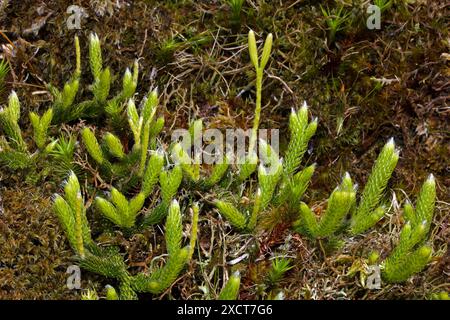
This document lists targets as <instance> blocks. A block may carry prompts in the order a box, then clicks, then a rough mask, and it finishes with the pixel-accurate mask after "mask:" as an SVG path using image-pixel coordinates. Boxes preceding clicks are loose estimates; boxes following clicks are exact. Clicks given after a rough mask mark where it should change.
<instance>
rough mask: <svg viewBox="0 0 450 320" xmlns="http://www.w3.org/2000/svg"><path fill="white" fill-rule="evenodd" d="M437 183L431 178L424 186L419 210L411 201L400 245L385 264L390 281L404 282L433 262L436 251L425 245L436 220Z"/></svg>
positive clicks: (386, 275) (405, 207)
mask: <svg viewBox="0 0 450 320" xmlns="http://www.w3.org/2000/svg"><path fill="white" fill-rule="evenodd" d="M435 198H436V182H435V179H434V177H433V175H430V176H429V177H428V179H427V180H426V181H425V183H424V184H423V186H422V188H421V190H420V193H419V197H418V199H417V203H416V208H415V209H414V208H413V206H412V205H411V204H410V203H409V202H408V203H406V204H405V206H404V209H403V213H404V216H405V219H406V221H407V222H406V224H405V225H404V227H403V229H402V231H401V233H400V238H399V240H398V244H397V246H396V247H395V248H394V250H393V251H392V252H391V254H390V255H389V256H388V257H387V258H386V260H385V261H384V262H383V263H382V276H383V278H384V279H385V280H386V281H387V282H404V281H406V280H407V279H409V277H411V276H412V275H413V274H415V273H417V272H420V271H422V270H423V269H424V268H425V266H426V265H427V263H428V262H429V261H430V258H431V254H432V248H431V246H430V245H428V244H426V243H424V240H425V238H426V237H427V235H428V233H429V230H430V226H431V222H432V219H433V212H434V204H435Z"/></svg>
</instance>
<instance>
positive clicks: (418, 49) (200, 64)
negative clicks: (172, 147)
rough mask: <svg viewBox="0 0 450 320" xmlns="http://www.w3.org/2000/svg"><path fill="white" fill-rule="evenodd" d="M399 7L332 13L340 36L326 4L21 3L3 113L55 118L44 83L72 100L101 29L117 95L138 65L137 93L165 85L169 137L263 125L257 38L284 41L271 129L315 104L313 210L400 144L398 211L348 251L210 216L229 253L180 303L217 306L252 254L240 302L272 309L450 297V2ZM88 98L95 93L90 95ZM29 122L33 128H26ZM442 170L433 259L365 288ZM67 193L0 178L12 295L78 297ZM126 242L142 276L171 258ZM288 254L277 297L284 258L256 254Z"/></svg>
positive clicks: (208, 223)
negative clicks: (290, 303)
mask: <svg viewBox="0 0 450 320" xmlns="http://www.w3.org/2000/svg"><path fill="white" fill-rule="evenodd" d="M7 2H8V1H0V4H5V3H7ZM392 2H393V3H392V5H391V6H390V7H388V8H386V9H385V10H384V11H383V12H382V15H381V29H379V30H369V29H368V28H367V25H366V20H367V18H368V14H367V13H366V10H365V9H366V7H367V5H368V4H369V1H362V0H361V1H349V0H340V1H320V3H321V4H322V6H323V7H327V6H328V7H329V8H330V9H333V8H337V7H339V6H342V7H343V10H344V11H345V12H346V13H348V16H347V18H346V20H345V21H344V23H343V25H342V30H339V31H338V32H337V33H336V36H335V37H334V36H332V35H331V34H330V32H329V30H328V29H327V24H326V18H324V16H323V13H322V11H321V8H320V6H319V4H318V3H319V2H318V1H307V0H296V1H294V0H290V1H284V0H281V1H276V2H275V1H268V0H248V1H246V2H245V4H244V6H243V8H242V11H241V13H240V15H239V16H238V17H235V18H233V13H232V11H231V10H230V6H229V5H228V4H227V2H226V1H218V0H217V1H206V0H205V1H192V0H185V1H152V0H143V1H130V0H117V1H113V0H91V1H88V0H73V1H72V2H68V1H63V0H51V1H40V0H21V1H9V4H8V5H6V6H5V7H4V8H1V11H0V19H1V20H0V21H1V23H0V29H1V31H2V36H1V37H0V44H1V45H2V49H1V52H2V55H3V58H4V59H7V60H8V61H9V63H10V66H11V73H10V75H9V76H8V78H7V82H6V88H5V90H4V91H3V92H2V93H1V96H0V102H1V103H2V104H4V103H5V101H6V99H7V96H8V95H9V92H10V91H11V90H15V91H16V92H17V94H18V96H19V98H20V100H21V103H22V108H23V109H22V112H23V114H27V113H28V111H38V112H39V111H42V110H45V109H46V108H47V107H48V106H49V105H51V102H52V97H51V95H50V93H49V91H48V90H47V86H46V85H47V84H49V83H51V84H53V85H55V86H57V87H59V88H61V87H62V86H63V85H64V83H65V81H67V80H68V79H69V77H70V74H71V73H72V72H73V69H74V66H75V51H74V49H73V48H74V46H73V39H74V36H75V35H78V36H79V38H80V45H81V50H82V57H86V56H87V51H88V39H89V35H90V33H91V32H95V33H97V35H98V36H99V38H100V39H101V42H102V52H103V60H104V64H105V65H108V66H109V67H110V68H111V71H112V74H113V76H114V77H116V78H117V79H118V81H116V83H117V86H119V85H120V80H119V79H120V77H121V75H122V74H123V72H124V70H125V69H126V68H127V67H130V66H132V65H133V61H134V60H135V59H139V64H140V78H139V86H138V89H137V92H139V93H140V94H141V95H143V94H144V93H146V92H148V90H149V89H150V88H155V87H158V88H159V93H160V95H161V107H162V109H163V110H164V116H165V119H166V121H165V126H166V127H165V130H164V131H166V132H170V130H172V129H174V128H180V127H184V128H186V127H187V125H188V123H189V121H190V120H191V119H194V118H202V119H203V121H204V123H205V126H207V127H208V126H217V125H218V124H220V125H221V126H226V125H228V126H229V127H241V128H250V127H251V125H252V121H253V109H254V100H253V97H254V92H253V86H252V82H253V79H254V71H253V69H252V67H251V64H250V63H249V57H248V54H247V32H248V31H249V29H250V28H251V29H253V30H254V31H255V32H256V33H257V35H258V36H257V39H259V40H258V41H260V40H261V39H263V37H265V36H266V35H267V34H268V33H269V32H271V33H273V35H274V47H273V51H272V52H273V54H272V58H271V61H270V64H269V65H268V67H267V68H266V72H265V82H264V88H263V110H262V117H261V119H262V123H261V127H263V128H279V129H280V130H281V132H282V133H285V132H287V126H288V116H289V113H290V110H291V108H299V107H300V106H301V105H302V104H303V101H304V100H305V101H307V103H308V105H309V106H310V112H311V114H312V115H313V116H314V117H317V118H318V119H319V127H318V130H317V133H316V135H315V136H314V137H313V139H312V142H311V145H310V149H309V151H308V154H307V157H306V159H305V160H304V163H306V164H312V163H317V171H316V173H315V175H314V178H313V180H312V181H313V182H312V184H311V185H310V187H309V189H308V191H307V193H306V200H304V201H307V202H308V203H315V202H319V201H321V199H326V198H327V197H328V195H329V193H330V192H331V191H332V190H333V188H334V187H335V186H336V184H337V183H338V182H339V180H340V179H341V177H342V174H343V173H344V172H346V171H348V172H350V173H351V175H352V178H353V179H354V181H357V182H358V183H359V184H360V185H361V186H363V185H364V184H365V182H366V180H367V177H368V174H369V173H370V169H371V167H372V165H373V162H374V161H375V159H376V156H377V154H378V152H379V151H380V149H381V148H382V146H383V145H384V144H385V143H386V141H387V140H388V139H389V138H391V137H393V138H394V139H395V142H396V144H397V145H398V147H399V148H400V149H401V156H400V161H399V163H398V166H397V168H396V170H395V172H394V176H393V178H392V179H391V181H390V184H389V187H388V190H387V191H386V197H387V198H389V199H394V202H393V206H392V208H391V210H390V212H389V214H388V215H386V217H385V218H384V219H383V220H382V221H381V222H380V223H378V225H377V226H376V228H374V229H372V230H371V231H369V232H367V233H366V234H364V235H361V236H357V237H352V238H348V237H347V238H345V243H344V244H343V245H339V244H338V243H340V240H342V239H335V242H336V248H334V247H333V243H327V244H324V243H322V242H321V241H319V242H317V243H315V242H313V241H310V240H308V239H305V238H304V237H302V236H301V235H299V234H296V233H295V232H293V231H292V230H291V229H290V228H289V225H285V224H277V225H274V226H273V227H272V228H270V229H269V231H268V232H266V233H264V234H263V235H262V236H261V237H259V238H258V239H256V238H254V237H252V236H251V235H241V234H237V233H234V232H232V231H231V229H230V227H229V226H228V225H227V224H226V223H225V222H224V221H222V220H221V219H219V218H218V216H217V213H215V212H214V211H213V210H211V212H203V213H202V215H203V217H202V218H201V221H200V235H199V237H200V239H199V244H200V247H201V248H202V250H203V251H204V252H209V253H211V252H217V254H214V255H213V256H212V257H209V258H208V259H206V260H205V261H195V260H194V261H192V262H191V263H190V266H189V268H188V270H187V272H185V273H184V275H183V276H182V277H181V278H180V279H178V281H177V282H176V283H175V284H174V285H173V287H172V291H171V293H170V296H169V297H173V298H180V299H199V298H205V297H206V296H207V294H206V293H205V292H204V291H202V290H200V286H203V288H207V289H208V290H209V291H211V296H214V292H215V291H217V290H219V289H220V288H218V286H219V285H221V283H222V282H221V281H220V277H222V273H218V272H216V271H215V270H214V268H216V266H218V265H225V264H226V263H227V261H230V260H233V259H235V258H238V257H240V256H242V254H244V253H246V252H247V253H250V257H249V258H248V261H246V260H245V261H242V262H239V263H237V264H235V265H233V266H232V267H231V266H230V268H232V269H233V270H235V269H238V270H241V274H242V276H243V278H242V286H241V291H240V298H241V299H253V298H267V297H268V296H267V294H266V293H264V292H265V291H272V292H277V290H278V289H281V288H283V291H284V294H285V297H286V299H311V298H314V299H413V298H417V299H423V298H428V297H429V296H430V294H432V293H435V292H439V291H442V290H444V291H450V278H449V275H450V247H449V242H450V241H449V239H450V227H449V222H450V196H449V190H450V161H449V159H450V125H449V123H450V121H449V119H450V109H449V106H448V103H449V96H450V95H449V93H450V80H449V79H450V78H449V76H450V68H449V63H450V51H449V49H450V37H449V34H448V25H449V16H450V6H449V4H448V2H446V1H443V0H435V1H426V0H416V1H409V3H407V1H406V0H404V1H402V0H394V1H392ZM68 3H70V4H73V5H77V6H79V7H82V8H83V9H84V13H85V14H86V16H83V17H82V19H81V25H80V27H81V29H79V30H70V29H68V27H67V23H66V22H67V19H68V18H69V16H70V13H67V7H68V6H69V4H68ZM258 43H259V44H260V42H258ZM87 60H88V59H82V70H83V76H82V79H83V82H84V83H89V82H90V80H91V79H90V77H91V76H90V75H89V74H88V71H87V70H88V69H89V67H88V64H89V63H88V61H87ZM114 89H117V88H113V90H114ZM88 95H89V91H88V90H87V89H84V91H82V92H81V94H80V96H81V97H83V96H88ZM139 98H141V97H139ZM23 126H24V127H25V128H26V127H27V126H28V129H29V130H26V132H28V133H30V132H31V129H30V128H29V123H28V122H27V121H26V120H24V123H23ZM167 136H168V135H167ZM284 136H287V135H286V134H282V135H281V145H282V146H283V145H285V144H286V141H285V140H283V137H284ZM430 173H433V174H434V175H435V177H436V181H437V197H438V201H437V205H436V211H435V219H434V223H433V226H432V231H431V240H430V243H432V244H433V249H434V253H435V254H434V256H435V258H433V261H432V262H431V263H430V265H429V266H428V267H427V269H425V270H424V271H423V272H421V273H420V274H418V275H416V276H414V277H413V278H411V280H409V281H407V282H406V283H404V284H401V285H387V284H383V285H382V288H381V289H380V290H369V289H367V288H365V287H364V285H363V284H362V283H361V278H363V277H361V275H362V274H364V267H365V261H366V260H365V259H366V258H367V256H368V254H369V253H370V251H372V250H379V251H380V252H381V256H382V257H385V256H386V255H387V254H388V253H389V252H390V250H391V249H392V246H393V244H394V243H395V241H396V240H397V235H398V233H399V230H400V228H401V226H402V224H403V219H402V217H401V209H400V206H401V204H402V203H403V202H404V201H405V199H411V201H413V202H414V201H415V199H416V195H417V194H418V191H419V189H420V186H421V184H422V183H423V182H424V181H425V179H426V177H427V175H428V174H430ZM59 190H60V185H58V184H56V183H54V182H52V181H45V180H44V181H40V182H39V183H36V184H34V185H33V184H30V183H28V182H25V181H22V178H21V176H20V175H16V174H14V173H11V172H9V171H8V170H7V169H6V168H0V196H1V198H2V200H3V202H1V201H0V204H2V206H0V298H10V299H11V298H12V299H15V298H20V299H78V298H79V296H80V291H77V290H68V289H67V288H66V279H67V274H66V269H67V267H68V266H69V265H71V264H73V262H72V260H71V259H72V256H73V253H72V252H71V250H70V248H69V246H68V244H67V241H65V237H64V234H63V233H62V232H61V228H60V227H59V226H58V221H57V219H56V217H55V216H54V215H53V213H52V212H51V196H52V194H53V193H55V192H57V191H59ZM156 231H157V232H160V230H159V231H158V229H157V230H156ZM203 231H204V232H203ZM122 240H123V241H124V242H126V245H124V246H125V247H127V248H130V249H129V250H130V251H129V252H128V253H129V260H130V261H129V263H131V262H134V263H135V265H136V268H137V266H138V265H139V263H140V262H142V259H143V258H144V257H143V256H141V255H140V254H139V253H137V252H142V250H145V248H146V247H147V246H148V245H149V243H150V245H153V246H155V247H156V246H157V243H152V241H156V240H153V238H151V240H148V241H144V240H140V239H122ZM142 241H144V243H142ZM255 248H256V249H255ZM275 255H286V256H289V257H293V261H294V268H293V269H291V270H290V271H289V272H288V273H287V275H286V277H285V278H284V279H283V280H282V281H281V282H280V283H279V284H278V286H277V287H276V288H267V287H265V286H263V285H262V284H263V283H264V281H265V280H264V277H265V274H266V271H267V269H268V268H269V266H270V264H269V262H270V260H268V259H266V260H265V261H262V262H261V261H260V260H259V259H258V258H259V257H268V258H270V257H273V256H275ZM196 265H201V268H200V269H201V272H199V271H195V270H198V269H197V268H196ZM218 274H220V276H218ZM212 275H214V276H212ZM82 279H83V282H82V287H83V288H85V289H86V288H96V289H97V290H98V291H99V292H102V290H103V288H104V285H105V284H106V283H107V281H105V280H104V279H101V278H100V277H97V276H95V275H92V274H86V275H84V274H83V277H82ZM162 297H166V298H167V294H164V295H162Z"/></svg>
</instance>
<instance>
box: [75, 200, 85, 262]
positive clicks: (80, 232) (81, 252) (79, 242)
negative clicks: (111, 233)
mask: <svg viewBox="0 0 450 320" xmlns="http://www.w3.org/2000/svg"><path fill="white" fill-rule="evenodd" d="M82 203H83V199H82V197H81V194H80V193H78V194H77V199H76V208H75V228H76V233H77V234H76V237H77V247H78V248H77V249H78V253H79V255H80V256H81V257H82V258H84V245H83V230H82V222H81V210H82V207H81V206H82Z"/></svg>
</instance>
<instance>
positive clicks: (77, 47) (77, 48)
mask: <svg viewBox="0 0 450 320" xmlns="http://www.w3.org/2000/svg"><path fill="white" fill-rule="evenodd" d="M75 55H76V61H77V62H76V63H77V66H76V69H75V79H78V78H79V77H80V76H81V53H80V42H79V40H78V37H77V36H75Z"/></svg>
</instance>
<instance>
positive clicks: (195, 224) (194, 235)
mask: <svg viewBox="0 0 450 320" xmlns="http://www.w3.org/2000/svg"><path fill="white" fill-rule="evenodd" d="M198 213H199V207H198V204H197V203H194V205H193V206H192V229H191V240H190V242H189V260H190V259H191V258H192V255H193V254H194V250H195V243H196V242H197V232H198Z"/></svg>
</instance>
